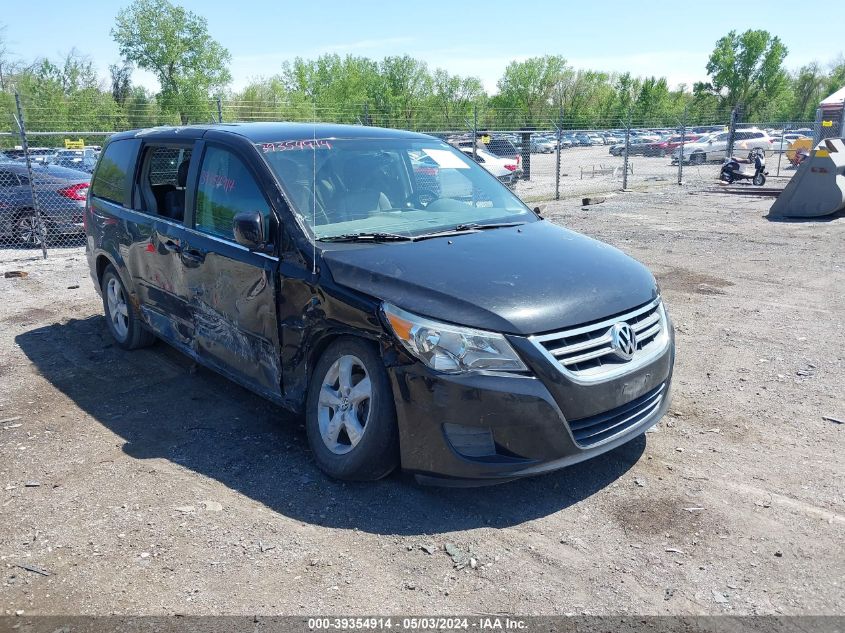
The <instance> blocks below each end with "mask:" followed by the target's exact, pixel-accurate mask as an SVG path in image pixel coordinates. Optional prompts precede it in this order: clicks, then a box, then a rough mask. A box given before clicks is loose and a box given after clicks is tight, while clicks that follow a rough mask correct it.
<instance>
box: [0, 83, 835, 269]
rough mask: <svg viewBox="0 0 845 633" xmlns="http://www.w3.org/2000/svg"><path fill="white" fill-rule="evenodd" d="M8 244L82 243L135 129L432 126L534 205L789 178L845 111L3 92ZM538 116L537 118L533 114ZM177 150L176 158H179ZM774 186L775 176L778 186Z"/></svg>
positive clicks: (43, 247)
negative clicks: (760, 173) (658, 114)
mask: <svg viewBox="0 0 845 633" xmlns="http://www.w3.org/2000/svg"><path fill="white" fill-rule="evenodd" d="M0 116H2V117H4V118H5V119H6V120H7V121H8V127H7V128H6V131H0V152H2V155H0V248H2V249H22V248H26V249H33V250H36V252H37V250H40V251H41V252H42V253H43V254H44V256H46V255H47V251H48V249H50V248H61V247H80V246H83V245H84V228H83V214H82V211H83V208H84V205H85V198H86V195H87V191H88V186H89V184H90V178H91V173H92V172H93V169H94V166H95V165H96V161H97V157H98V155H99V151H100V148H101V146H102V145H103V144H104V143H105V142H106V140H107V139H108V137H109V135H111V134H113V133H115V132H118V131H122V130H127V129H135V128H141V127H152V126H156V125H181V124H185V123H215V124H218V123H225V122H235V121H296V122H335V123H348V124H353V125H374V126H380V127H388V128H399V129H407V130H414V131H418V132H424V133H427V134H431V135H434V136H437V137H439V138H441V139H443V140H444V141H445V142H447V143H449V144H451V145H452V146H454V147H455V148H456V149H458V150H459V151H462V152H464V153H466V154H467V155H468V156H471V157H472V158H473V159H475V160H476V161H477V162H479V163H480V164H481V165H482V166H483V167H484V168H485V169H487V170H489V171H490V172H491V173H493V174H494V175H496V176H497V177H499V178H500V180H502V181H504V182H507V183H508V185H509V186H510V187H511V188H512V189H513V190H514V191H515V192H516V193H517V195H519V196H520V197H521V198H522V199H523V200H524V201H525V202H526V203H528V204H535V203H539V202H543V201H549V200H556V199H561V198H573V197H574V198H578V197H586V196H589V195H592V194H601V193H607V192H612V191H619V190H628V189H634V190H641V189H646V188H649V187H652V186H661V185H663V186H677V185H681V184H685V185H690V186H708V185H712V184H715V183H716V181H717V179H718V176H719V170H720V166H721V164H722V162H723V161H724V160H725V159H726V157H728V156H730V155H731V154H732V153H733V154H735V155H740V156H742V155H743V154H747V153H748V152H749V151H751V150H752V149H755V148H757V147H759V148H761V149H763V150H764V152H765V156H766V160H767V167H766V168H767V170H768V172H769V178H770V180H775V181H778V180H784V179H786V178H789V177H791V175H792V174H793V173H794V171H795V165H797V163H798V162H800V159H801V156H802V155H801V151H802V148H805V147H806V148H809V147H811V146H812V144H813V139H814V138H817V139H818V138H821V137H823V136H835V135H838V134H839V131H840V129H841V119H840V120H837V121H835V122H834V123H830V124H826V123H824V121H826V120H827V119H824V118H823V116H822V115H821V114H820V119H819V121H818V122H812V121H792V122H764V123H754V124H749V123H744V122H742V116H741V112H740V111H734V112H732V113H729V114H725V113H719V112H709V111H702V110H700V109H699V110H693V109H692V108H688V109H687V110H686V111H684V113H683V115H682V116H680V117H676V118H675V119H671V118H663V119H662V120H654V119H642V118H637V117H636V116H634V115H633V114H628V115H626V116H623V117H621V118H620V117H612V116H608V117H605V118H598V119H595V118H594V119H593V120H591V121H589V125H585V123H586V122H585V121H584V120H582V119H581V118H579V117H572V116H567V113H565V112H563V111H562V110H558V111H557V112H555V113H553V115H538V114H536V113H532V112H527V111H525V110H517V109H503V108H495V107H490V106H489V105H488V104H484V105H479V104H473V103H466V104H463V105H462V106H460V107H458V106H455V105H454V104H450V105H448V106H447V105H444V106H443V107H416V106H411V105H403V104H392V105H391V106H390V107H387V106H384V105H382V106H376V105H372V104H367V103H364V104H350V105H349V106H345V107H343V108H341V109H338V108H331V109H329V108H321V107H319V106H314V105H313V104H308V103H290V102H288V101H286V100H281V99H280V100H278V101H277V100H276V99H275V98H266V99H263V98H262V99H256V100H250V101H244V100H240V101H238V100H225V99H220V98H218V99H209V100H208V101H203V102H201V103H199V104H196V105H195V106H193V107H192V108H190V109H188V111H186V112H181V113H178V114H164V113H162V112H160V110H159V108H158V106H157V105H156V104H155V102H154V101H143V102H138V103H135V104H133V103H128V104H124V107H122V108H121V109H120V110H119V111H118V110H116V109H115V108H112V107H110V106H109V105H108V102H107V100H106V101H105V102H103V100H102V99H101V98H99V97H98V93H94V94H92V95H91V98H90V100H89V101H85V100H84V99H79V100H77V101H76V102H74V103H68V102H67V101H60V102H56V101H54V100H52V101H51V100H50V99H48V98H44V97H41V96H39V95H37V94H30V95H26V96H18V95H17V94H16V95H14V99H11V98H10V95H8V94H2V95H0ZM526 121H530V122H531V125H526V124H525V122H526ZM180 152H181V150H172V151H171V150H164V149H163V150H161V151H160V152H159V153H160V155H157V156H156V157H155V165H154V169H153V173H152V174H151V177H152V178H153V180H154V184H170V183H174V182H176V181H177V174H176V169H177V168H178V165H180V164H181V162H182V161H183V160H184V159H185V158H186V156H184V155H182V154H181V153H180ZM177 154H178V155H177ZM773 184H776V182H775V183H773Z"/></svg>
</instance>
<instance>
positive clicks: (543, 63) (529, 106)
mask: <svg viewBox="0 0 845 633" xmlns="http://www.w3.org/2000/svg"><path fill="white" fill-rule="evenodd" d="M566 68H567V67H566V59H564V58H563V57H561V56H560V55H543V56H542V57H531V58H529V59H526V60H525V61H522V62H517V61H514V62H511V63H510V64H508V66H507V68H505V73H504V75H502V78H501V79H499V83H498V86H499V94H498V95H497V99H496V103H497V104H498V105H500V106H501V107H504V108H512V109H514V110H518V111H519V112H518V114H517V116H516V119H519V120H518V121H515V122H516V123H517V124H522V125H548V118H549V114H550V113H549V107H550V105H551V98H552V95H553V93H554V91H555V86H556V85H557V84H558V83H559V80H560V78H561V76H562V75H563V74H564V71H565V70H566Z"/></svg>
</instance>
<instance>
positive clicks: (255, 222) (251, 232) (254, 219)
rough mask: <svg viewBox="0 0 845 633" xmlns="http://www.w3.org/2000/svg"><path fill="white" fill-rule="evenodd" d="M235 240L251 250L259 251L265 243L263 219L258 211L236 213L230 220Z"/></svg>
mask: <svg viewBox="0 0 845 633" xmlns="http://www.w3.org/2000/svg"><path fill="white" fill-rule="evenodd" d="M232 229H233V231H234V233H235V241H236V242H237V243H238V244H240V245H241V246H245V247H246V248H248V249H249V250H251V251H260V250H262V249H263V248H264V246H265V244H266V239H265V237H264V220H263V218H262V217H261V214H260V213H259V212H258V211H244V212H242V213H238V214H237V215H236V216H235V219H234V220H232Z"/></svg>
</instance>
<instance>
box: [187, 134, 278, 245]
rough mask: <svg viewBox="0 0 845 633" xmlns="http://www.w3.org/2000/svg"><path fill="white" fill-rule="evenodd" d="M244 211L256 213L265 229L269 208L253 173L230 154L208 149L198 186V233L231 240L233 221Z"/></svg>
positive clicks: (226, 151)
mask: <svg viewBox="0 0 845 633" xmlns="http://www.w3.org/2000/svg"><path fill="white" fill-rule="evenodd" d="M243 211H258V212H259V213H261V215H262V216H263V217H264V226H265V227H266V226H268V222H269V217H270V207H269V205H268V204H267V201H266V200H265V198H264V195H263V194H262V193H261V188H260V187H259V186H258V184H257V183H256V182H255V179H254V178H253V177H252V173H251V172H250V171H249V169H247V167H246V165H244V164H243V162H242V161H241V159H240V158H238V157H237V156H235V155H234V154H232V152H230V151H228V150H225V149H222V148H219V147H214V146H209V147H208V148H207V149H206V150H205V155H204V156H203V158H202V165H201V166H200V177H199V184H198V185H197V202H196V220H195V224H196V228H197V230H199V231H203V232H205V233H211V234H212V235H218V236H220V237H225V238H228V239H232V238H233V237H234V233H233V231H232V220H234V219H235V216H236V215H237V214H238V213H241V212H243Z"/></svg>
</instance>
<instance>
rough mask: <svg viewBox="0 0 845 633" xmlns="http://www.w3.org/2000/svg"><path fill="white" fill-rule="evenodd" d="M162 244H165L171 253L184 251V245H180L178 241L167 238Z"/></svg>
mask: <svg viewBox="0 0 845 633" xmlns="http://www.w3.org/2000/svg"><path fill="white" fill-rule="evenodd" d="M161 245H162V246H164V248H165V249H166V250H168V251H170V252H171V253H181V252H182V247H181V246H180V245H179V243H178V242H174V241H173V240H167V241H165V242H162V244H161Z"/></svg>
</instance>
